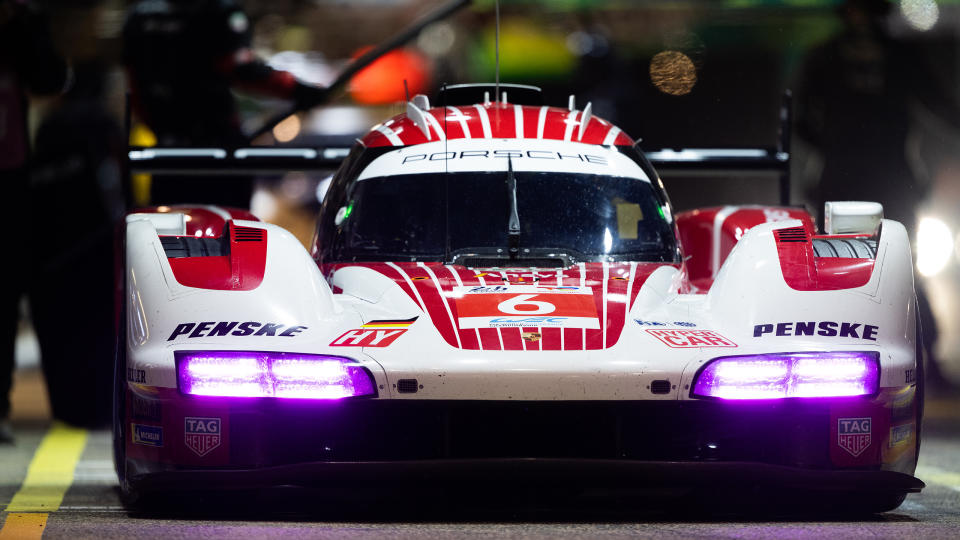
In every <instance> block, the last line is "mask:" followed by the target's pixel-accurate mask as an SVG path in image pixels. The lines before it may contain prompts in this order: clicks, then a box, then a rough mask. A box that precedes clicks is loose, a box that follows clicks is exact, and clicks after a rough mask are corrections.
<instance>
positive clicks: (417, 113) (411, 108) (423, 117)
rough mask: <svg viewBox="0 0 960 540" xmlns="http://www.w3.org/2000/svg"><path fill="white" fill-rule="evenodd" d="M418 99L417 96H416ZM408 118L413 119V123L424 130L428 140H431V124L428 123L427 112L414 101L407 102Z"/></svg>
mask: <svg viewBox="0 0 960 540" xmlns="http://www.w3.org/2000/svg"><path fill="white" fill-rule="evenodd" d="M414 100H416V98H414ZM407 118H409V119H410V120H413V123H414V124H416V125H417V127H418V128H420V131H422V132H423V135H424V136H425V137H426V138H427V140H428V141H429V140H431V137H430V126H429V125H428V124H427V113H425V112H423V109H421V108H420V107H417V104H416V103H414V102H413V101H408V102H407Z"/></svg>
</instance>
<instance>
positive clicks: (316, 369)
mask: <svg viewBox="0 0 960 540" xmlns="http://www.w3.org/2000/svg"><path fill="white" fill-rule="evenodd" d="M175 356H176V360H177V384H178V385H179V387H180V391H181V392H183V393H184V394H193V395H200V396H231V397H278V398H307V399H339V398H345V397H354V396H375V395H376V394H377V391H376V388H375V385H374V382H373V377H372V376H371V375H370V373H369V372H368V371H367V370H366V369H365V368H364V367H363V366H361V365H360V364H358V363H357V362H356V361H354V360H351V359H349V358H342V357H339V356H322V355H314V354H292V353H282V352H242V351H200V352H177V353H175Z"/></svg>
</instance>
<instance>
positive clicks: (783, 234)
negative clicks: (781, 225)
mask: <svg viewBox="0 0 960 540" xmlns="http://www.w3.org/2000/svg"><path fill="white" fill-rule="evenodd" d="M777 240H778V241H780V242H806V241H807V231H805V230H804V229H803V227H790V228H789V229H780V230H778V231H777Z"/></svg>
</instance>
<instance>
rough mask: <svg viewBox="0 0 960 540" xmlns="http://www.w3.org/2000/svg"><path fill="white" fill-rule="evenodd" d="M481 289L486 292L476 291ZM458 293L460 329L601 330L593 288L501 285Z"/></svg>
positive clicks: (457, 303)
mask: <svg viewBox="0 0 960 540" xmlns="http://www.w3.org/2000/svg"><path fill="white" fill-rule="evenodd" d="M463 289H468V288H467V287H464V288H463ZM477 289H480V290H481V291H482V292H479V291H478V292H474V291H476V290H477ZM455 292H460V295H458V296H454V304H455V306H456V311H457V318H458V322H459V326H460V328H506V327H516V328H522V327H537V328H542V327H547V328H549V327H555V328H593V329H599V328H600V321H599V318H598V317H597V307H596V303H595V300H594V296H593V293H592V291H591V290H590V288H589V287H579V288H578V287H570V288H568V289H566V290H552V289H550V288H547V287H533V286H500V287H496V288H493V287H489V288H488V287H484V288H479V287H477V288H473V290H467V291H455Z"/></svg>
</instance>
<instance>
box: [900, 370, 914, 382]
mask: <svg viewBox="0 0 960 540" xmlns="http://www.w3.org/2000/svg"><path fill="white" fill-rule="evenodd" d="M903 382H904V384H913V383H915V382H917V370H916V368H910V369H908V370H907V371H906V373H905V374H904V381H903Z"/></svg>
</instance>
